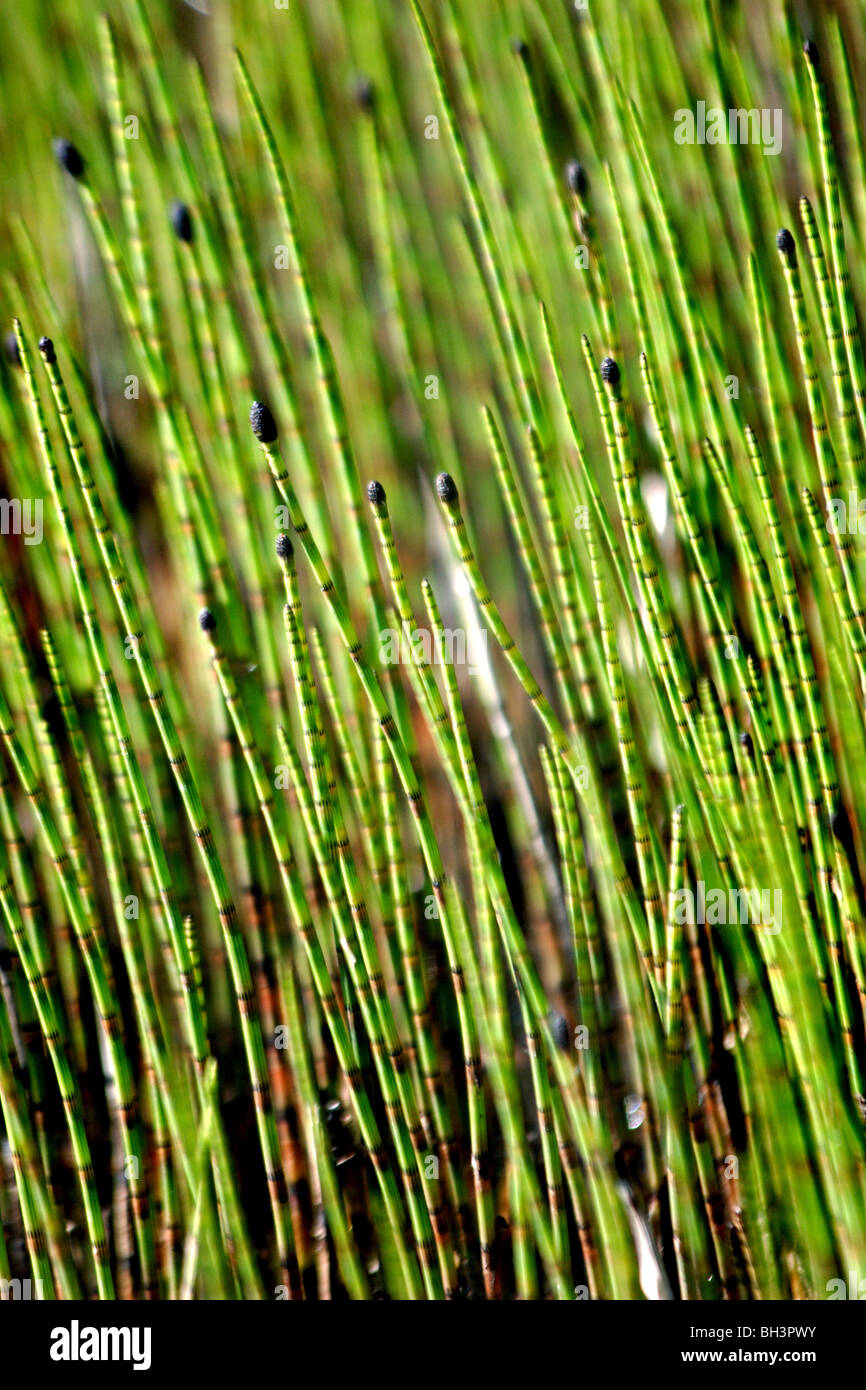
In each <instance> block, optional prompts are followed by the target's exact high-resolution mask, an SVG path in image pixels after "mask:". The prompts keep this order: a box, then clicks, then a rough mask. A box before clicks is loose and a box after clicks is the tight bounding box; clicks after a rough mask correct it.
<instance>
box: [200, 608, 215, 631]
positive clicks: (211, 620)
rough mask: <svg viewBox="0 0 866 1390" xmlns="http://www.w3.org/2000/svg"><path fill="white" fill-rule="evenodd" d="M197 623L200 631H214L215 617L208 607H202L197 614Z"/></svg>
mask: <svg viewBox="0 0 866 1390" xmlns="http://www.w3.org/2000/svg"><path fill="white" fill-rule="evenodd" d="M198 625H199V627H200V628H201V630H202V632H215V631H216V618H215V617H214V615H213V613H212V612H211V611H210V609H209V608H203V609H202V610H201V612H200V613H199V615H198Z"/></svg>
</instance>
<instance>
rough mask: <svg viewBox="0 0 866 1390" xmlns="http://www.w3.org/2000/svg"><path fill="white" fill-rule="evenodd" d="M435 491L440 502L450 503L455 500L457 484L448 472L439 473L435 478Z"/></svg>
mask: <svg viewBox="0 0 866 1390" xmlns="http://www.w3.org/2000/svg"><path fill="white" fill-rule="evenodd" d="M436 492H437V493H438V495H439V500H440V502H446V503H449V504H450V503H451V502H456V501H457V484H456V483H455V481H454V479H453V478H452V477H451V474H450V473H440V474H439V476H438V478H437V479H436Z"/></svg>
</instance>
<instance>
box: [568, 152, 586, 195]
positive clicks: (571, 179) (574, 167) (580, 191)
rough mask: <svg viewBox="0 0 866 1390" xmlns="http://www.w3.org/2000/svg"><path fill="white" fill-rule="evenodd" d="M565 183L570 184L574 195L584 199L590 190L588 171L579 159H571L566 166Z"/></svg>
mask: <svg viewBox="0 0 866 1390" xmlns="http://www.w3.org/2000/svg"><path fill="white" fill-rule="evenodd" d="M565 182H566V183H567V184H568V186H569V188H570V189H571V191H572V193H576V194H577V196H578V197H579V198H582V197H583V195H584V193H586V192H587V190H588V188H589V179H588V178H587V177H586V170H585V169H584V167H583V165H582V164H581V162H580V160H578V159H570V160H569V161H568V163H567V164H566V166H565Z"/></svg>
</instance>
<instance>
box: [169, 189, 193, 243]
mask: <svg viewBox="0 0 866 1390" xmlns="http://www.w3.org/2000/svg"><path fill="white" fill-rule="evenodd" d="M168 216H169V220H170V221H171V225H172V228H173V229H174V234H175V236H176V237H177V239H178V241H186V242H190V241H192V216H191V215H190V210H189V208H188V207H187V205H186V203H184V202H183V201H182V200H181V199H180V198H174V199H173V200H172V202H171V203H170V204H169V208H168Z"/></svg>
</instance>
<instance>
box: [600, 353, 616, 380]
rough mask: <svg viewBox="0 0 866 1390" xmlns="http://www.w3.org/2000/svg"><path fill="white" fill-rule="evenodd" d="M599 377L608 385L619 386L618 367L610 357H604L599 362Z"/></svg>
mask: <svg viewBox="0 0 866 1390" xmlns="http://www.w3.org/2000/svg"><path fill="white" fill-rule="evenodd" d="M601 379H602V381H606V382H607V384H608V386H619V367H618V366H617V365H616V363H615V362H614V360H613V358H612V357H606V358H605V359H604V361H603V362H602V364H601Z"/></svg>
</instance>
